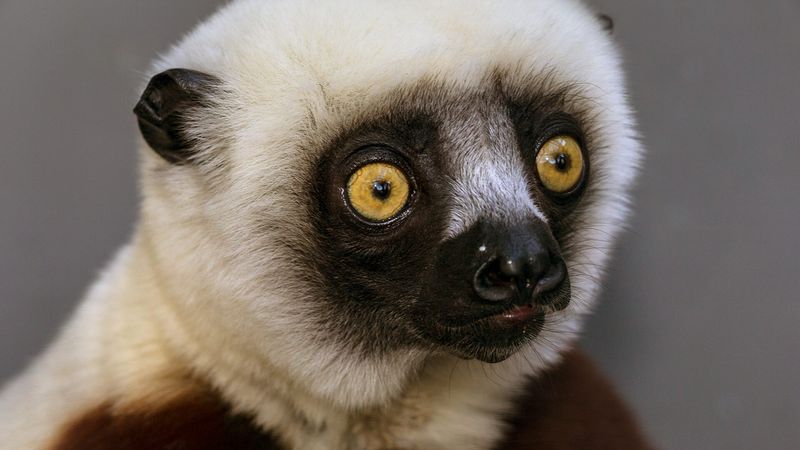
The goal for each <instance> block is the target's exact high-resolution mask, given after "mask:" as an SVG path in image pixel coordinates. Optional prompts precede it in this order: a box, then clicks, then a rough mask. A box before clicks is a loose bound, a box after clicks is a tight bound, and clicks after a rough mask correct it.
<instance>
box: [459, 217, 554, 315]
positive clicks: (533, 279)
mask: <svg viewBox="0 0 800 450" xmlns="http://www.w3.org/2000/svg"><path fill="white" fill-rule="evenodd" d="M481 249H482V250H483V252H482V253H485V254H487V255H489V256H488V260H487V261H486V262H484V263H483V264H482V265H480V267H479V268H478V270H477V272H476V273H475V278H474V280H473V285H474V288H475V292H476V293H477V294H478V297H480V298H481V299H483V300H486V301H489V302H495V303H497V302H503V303H505V302H512V303H515V304H530V303H537V304H544V303H547V301H546V300H544V294H546V293H548V292H551V291H553V290H555V289H557V288H558V287H559V286H560V285H561V283H562V282H563V281H564V278H565V277H566V273H567V271H566V267H565V265H564V261H563V260H562V258H561V256H560V255H559V254H558V251H557V249H556V248H555V243H554V239H553V238H552V237H551V236H550V234H549V232H546V230H542V229H541V227H518V228H516V229H511V230H504V231H502V232H500V234H499V235H497V236H495V239H494V245H492V244H486V243H482V244H481Z"/></svg>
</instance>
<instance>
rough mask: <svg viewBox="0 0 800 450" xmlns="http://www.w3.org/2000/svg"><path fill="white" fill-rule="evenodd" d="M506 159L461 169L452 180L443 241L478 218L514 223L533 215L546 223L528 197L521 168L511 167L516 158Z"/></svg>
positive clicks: (527, 187)
mask: <svg viewBox="0 0 800 450" xmlns="http://www.w3.org/2000/svg"><path fill="white" fill-rule="evenodd" d="M515 156H516V155H515ZM495 158H497V156H495ZM509 159H512V160H511V161H508V160H506V161H497V160H494V161H491V160H490V161H484V162H482V163H476V164H475V165H472V166H471V167H464V170H463V171H461V172H462V173H461V175H462V176H461V177H459V178H458V179H456V180H453V183H452V185H451V189H452V191H451V192H452V199H451V202H452V203H451V206H450V219H449V223H448V226H447V232H446V236H445V238H451V237H453V236H456V235H458V234H459V233H461V232H463V231H465V230H466V229H468V228H469V227H470V226H471V225H473V224H474V223H475V222H477V221H478V220H480V219H488V220H490V221H495V222H505V223H515V222H519V221H522V220H525V219H527V218H530V217H531V216H535V217H538V218H539V219H541V220H542V221H544V222H545V223H546V222H547V218H546V217H545V215H544V213H543V212H542V211H541V209H540V208H539V207H538V206H537V205H536V204H535V202H534V201H533V198H531V195H530V189H529V186H528V181H527V177H526V176H525V173H524V171H523V170H522V168H521V165H520V166H514V162H516V160H517V159H518V158H509ZM520 164H521V162H520Z"/></svg>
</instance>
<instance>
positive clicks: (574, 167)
mask: <svg viewBox="0 0 800 450" xmlns="http://www.w3.org/2000/svg"><path fill="white" fill-rule="evenodd" d="M583 169H584V164H583V152H581V146H580V144H578V142H577V141H575V139H573V138H571V137H569V136H556V137H554V138H552V139H550V140H549V141H547V142H545V144H544V145H543V146H542V148H541V149H539V153H538V154H537V155H536V171H537V172H538V173H539V180H541V181H542V184H543V185H544V187H546V188H547V189H548V190H550V191H552V192H555V193H556V194H565V193H567V192H569V191H571V190H573V189H575V187H576V186H578V183H580V182H581V178H582V177H583Z"/></svg>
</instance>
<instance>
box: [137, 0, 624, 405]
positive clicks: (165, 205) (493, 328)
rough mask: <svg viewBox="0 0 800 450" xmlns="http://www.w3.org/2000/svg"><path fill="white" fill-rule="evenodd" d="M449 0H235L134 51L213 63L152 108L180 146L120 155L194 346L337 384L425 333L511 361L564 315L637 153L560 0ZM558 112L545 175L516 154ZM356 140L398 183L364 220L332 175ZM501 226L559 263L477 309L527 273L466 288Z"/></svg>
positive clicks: (346, 392) (399, 362)
mask: <svg viewBox="0 0 800 450" xmlns="http://www.w3.org/2000/svg"><path fill="white" fill-rule="evenodd" d="M464 3H465V2H456V1H443V2H437V3H436V4H434V5H430V4H428V3H425V4H424V5H423V2H416V1H412V2H402V3H400V2H383V1H379V2H360V1H350V2H341V3H333V2H330V3H325V2H310V1H292V2H290V1H267V2H258V1H240V2H236V3H234V4H232V5H231V6H230V7H228V8H225V9H223V10H222V11H221V12H220V13H219V14H218V15H217V16H215V18H214V19H212V20H211V21H210V22H208V23H206V24H205V25H203V26H201V27H200V28H199V29H198V30H196V31H195V32H194V33H193V34H191V35H190V36H189V37H187V38H186V40H185V41H184V42H183V43H181V44H180V45H179V46H177V47H176V48H175V49H173V50H172V51H171V52H170V53H169V54H168V55H167V56H166V57H164V58H163V59H162V60H161V61H160V62H159V63H158V64H157V65H156V67H155V72H161V71H164V70H167V69H176V68H178V69H191V70H194V71H198V72H199V73H202V74H206V75H208V76H210V77H213V80H214V82H213V83H211V84H207V85H206V86H205V87H204V89H203V90H202V93H201V94H198V96H197V97H196V98H194V101H193V102H192V103H191V104H189V105H183V106H182V109H181V111H180V114H179V115H178V116H176V117H177V120H179V122H180V123H179V126H177V129H179V130H180V133H181V134H180V138H181V150H180V158H178V157H175V158H172V159H171V160H170V158H169V157H164V155H163V154H162V155H159V154H156V153H154V152H152V151H150V149H145V151H144V158H143V161H144V162H143V167H142V176H143V183H142V186H143V189H144V203H143V217H142V225H141V230H142V233H143V235H144V236H146V241H147V244H148V246H149V249H150V254H151V257H152V264H153V266H154V267H155V268H156V269H157V271H158V272H159V273H161V274H163V278H162V280H161V282H162V284H163V289H164V290H165V292H166V293H167V296H168V297H169V298H171V299H172V305H171V307H172V310H173V312H174V315H175V317H176V319H175V323H176V324H178V323H179V324H180V325H179V326H176V327H174V328H175V331H174V337H173V339H174V340H175V341H176V342H177V343H178V344H179V346H180V348H182V349H183V351H185V352H186V356H187V357H188V358H190V359H192V360H194V361H197V362H198V365H200V366H201V370H205V371H208V372H212V371H213V370H212V367H215V366H216V367H219V366H226V365H228V366H231V367H236V368H237V369H236V370H238V371H241V372H244V373H247V374H249V375H248V376H253V377H255V376H257V375H256V374H258V373H259V371H260V370H261V368H262V367H269V373H271V374H276V373H277V374H282V375H283V376H282V378H281V379H282V380H283V381H282V382H283V383H285V384H286V385H287V386H289V387H299V388H302V389H303V390H304V391H306V392H309V393H310V395H312V396H317V397H321V398H325V399H327V400H330V401H332V402H334V403H336V404H339V405H344V406H347V407H355V406H364V405H373V404H376V403H380V402H384V401H386V400H387V399H389V398H391V397H392V396H394V395H396V394H397V393H398V392H399V391H400V390H401V389H402V388H403V386H404V385H405V383H406V382H407V380H408V379H409V378H410V377H413V376H414V375H415V374H416V373H417V372H418V371H419V370H420V369H421V368H422V364H423V362H424V361H425V360H426V359H427V358H429V357H431V356H433V355H440V354H446V355H456V356H458V357H461V358H477V359H479V360H481V361H486V362H499V361H505V362H503V363H501V364H529V363H530V364H533V366H534V370H535V369H536V368H540V367H543V366H544V365H545V364H547V363H549V362H551V361H553V360H554V359H555V358H556V355H557V353H558V351H559V350H561V349H562V348H563V347H564V346H565V345H566V344H567V343H568V342H570V341H572V340H573V339H574V337H575V333H576V332H577V331H578V330H579V324H580V318H581V316H583V315H584V314H585V313H586V312H588V311H589V308H590V307H591V305H592V304H593V302H594V299H595V296H596V292H597V289H598V278H599V277H600V276H601V275H602V272H603V268H604V266H605V263H606V260H607V257H608V253H609V251H610V248H611V245H612V241H613V237H614V236H615V235H616V234H617V232H618V230H619V228H620V227H621V223H622V222H623V220H624V218H625V216H626V206H625V202H626V200H625V199H626V192H627V189H628V186H629V184H630V182H631V180H632V178H633V175H634V172H635V167H636V165H637V164H638V160H639V153H640V151H639V146H638V144H637V142H636V141H635V139H634V137H633V135H634V132H633V131H632V119H631V117H630V112H629V109H628V107H627V105H626V101H625V98H624V93H623V88H622V78H621V75H620V71H619V67H618V58H617V55H616V52H615V50H614V48H613V46H612V44H611V43H610V41H609V39H608V37H607V36H606V33H605V31H604V30H603V29H602V24H601V23H599V22H598V21H597V20H596V18H595V17H594V16H593V15H592V14H591V13H589V12H587V11H585V10H584V8H583V7H582V6H580V5H579V4H577V3H574V2H571V1H566V2H564V1H559V2H555V1H551V0H539V1H513V0H509V1H505V2H501V3H502V4H501V3H498V2H479V1H471V2H467V3H469V5H464ZM556 3H558V4H559V5H558V6H557V7H556ZM423 6H424V7H423ZM556 9H557V10H559V12H560V13H559V14H551V13H550V12H551V11H555V10H556ZM388 11H391V12H392V14H388ZM345 17H347V18H348V19H347V20H344V19H343V18H345ZM354 17H357V19H356V18H354ZM340 18H341V19H340ZM299 30H302V33H301V32H300V31H299ZM219 49H224V51H222V50H219ZM559 135H568V136H571V137H573V138H574V139H575V140H576V141H577V142H579V143H580V145H581V148H582V152H583V157H584V159H585V161H586V163H585V164H586V165H585V168H584V170H585V173H584V175H583V177H582V180H581V183H580V185H579V187H578V188H577V189H576V190H575V191H574V192H570V193H569V195H566V196H554V195H551V194H548V193H547V192H546V190H545V189H544V188H543V186H542V184H541V182H540V180H539V178H538V176H537V174H536V168H535V159H536V152H537V151H538V149H539V148H540V147H541V145H542V144H543V143H544V142H545V141H546V140H547V139H549V138H551V137H554V136H559ZM148 142H150V141H148ZM150 144H151V146H153V143H152V142H150ZM159 153H162V152H159ZM167 154H170V153H168V152H167ZM369 161H388V162H390V163H392V164H394V165H396V166H398V167H401V168H402V169H403V170H404V171H405V173H407V174H408V175H409V179H410V185H411V188H412V189H411V194H410V200H409V202H408V205H407V206H406V207H405V208H404V210H403V211H402V212H401V213H400V216H399V217H397V218H395V219H393V220H391V221H389V222H388V223H385V224H381V225H375V224H370V223H368V221H367V222H365V221H364V220H363V219H362V218H359V217H358V216H357V215H355V214H354V213H353V211H352V208H351V207H350V206H348V202H347V198H346V195H345V186H346V183H347V178H348V176H349V175H350V174H351V173H352V172H353V170H355V169H356V168H358V167H360V165H363V164H364V163H365V162H369ZM176 162H177V163H176ZM522 241H525V242H528V241H529V242H531V243H530V246H529V247H526V249H525V251H529V250H530V249H531V248H535V249H539V250H541V251H544V252H545V253H546V254H547V255H550V262H551V263H552V265H553V266H554V267H555V266H557V265H558V264H563V266H564V270H565V274H564V278H563V281H559V283H558V285H557V286H555V287H553V288H552V289H551V290H549V291H548V292H547V293H545V294H542V295H541V296H538V297H536V299H537V300H536V302H539V303H541V304H540V305H538V306H537V307H536V308H535V311H534V313H532V314H531V316H530V317H527V318H525V320H523V321H522V323H514V324H512V325H507V326H506V325H503V326H497V324H496V323H495V322H492V320H494V319H492V317H494V316H496V315H497V314H502V313H503V312H507V311H509V310H512V309H513V310H514V311H517V310H518V309H514V308H520V307H526V306H527V305H528V304H530V303H535V301H534V300H533V298H534V297H532V296H528V297H526V298H525V299H524V300H523V301H520V302H517V303H513V302H512V303H513V304H512V303H503V304H500V305H498V304H496V303H492V302H484V301H480V299H477V297H476V291H475V283H476V281H475V277H476V275H475V274H476V271H478V270H479V269H480V268H481V267H482V266H483V265H485V264H490V263H491V262H492V256H493V255H495V254H499V253H497V252H499V251H500V250H498V249H500V248H501V247H502V248H505V247H503V246H504V245H505V246H511V247H513V248H514V249H517V247H519V245H522V244H519V245H517V243H518V242H522ZM526 245H527V244H526ZM515 246H516V247H515ZM540 247H541V248H540ZM481 248H486V249H488V251H489V254H487V255H481V254H480V253H481V252H482V250H480V249H481ZM542 248H543V249H544V250H542ZM515 251H516V250H515ZM530 251H534V250H530ZM197 255H203V257H198V256H197ZM548 273H549V272H548ZM545 275H546V273H544V272H543V275H542V276H545ZM183 280H192V283H184V282H183ZM486 317H489V319H487V320H483V319H485V318H486ZM201 330H202V331H201ZM222 342H224V343H225V344H224V347H223V346H222V344H221V343H222ZM223 353H224V356H222V357H217V355H220V354H223ZM217 382H218V383H220V384H224V383H225V381H223V380H218V381H217Z"/></svg>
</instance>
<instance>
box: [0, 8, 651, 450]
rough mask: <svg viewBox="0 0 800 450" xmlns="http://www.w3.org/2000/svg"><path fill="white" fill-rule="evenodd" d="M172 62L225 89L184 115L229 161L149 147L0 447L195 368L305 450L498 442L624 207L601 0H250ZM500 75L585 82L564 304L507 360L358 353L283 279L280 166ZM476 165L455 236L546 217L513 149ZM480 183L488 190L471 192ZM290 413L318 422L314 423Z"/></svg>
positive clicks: (23, 389)
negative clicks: (194, 117) (585, 116)
mask: <svg viewBox="0 0 800 450" xmlns="http://www.w3.org/2000/svg"><path fill="white" fill-rule="evenodd" d="M174 67H182V68H190V69H196V70H200V71H204V72H207V73H210V74H214V75H217V76H219V77H220V78H222V79H223V80H224V81H225V86H224V87H225V91H226V92H227V94H226V95H224V96H221V97H220V98H219V99H215V101H216V102H217V104H216V105H215V108H214V109H213V113H211V114H208V115H206V116H204V117H202V121H200V120H198V126H196V127H194V128H192V131H193V132H194V133H198V134H199V135H203V136H206V137H208V141H207V142H209V144H208V148H206V149H205V150H204V152H203V154H202V157H204V158H207V159H211V160H213V159H215V158H219V159H223V160H225V162H226V165H225V169H224V171H220V172H208V173H198V171H196V170H194V168H193V167H171V168H169V170H166V166H167V163H166V162H164V161H163V160H161V159H159V158H158V156H157V155H155V154H154V153H153V152H151V151H150V150H149V149H147V148H145V146H143V148H142V170H141V172H142V183H141V185H142V189H143V194H144V195H143V199H144V200H143V205H142V209H141V217H140V221H139V226H138V227H137V231H136V233H135V236H134V238H133V240H132V243H131V245H130V246H129V247H127V249H126V250H124V251H123V252H122V253H120V255H119V256H118V257H117V259H116V260H115V262H114V264H112V266H111V269H110V270H109V271H107V272H106V273H105V275H104V276H103V277H102V278H101V279H100V280H99V281H98V282H97V284H96V285H95V287H94V288H93V289H92V290H91V292H90V293H89V295H88V296H87V298H86V299H85V300H84V302H83V304H82V305H81V307H80V308H79V309H78V311H77V312H76V313H75V314H74V316H73V317H72V319H71V320H70V322H69V323H68V324H67V326H66V328H65V329H64V330H63V332H62V333H61V334H60V336H59V337H58V339H57V340H56V341H55V343H54V344H53V345H52V346H51V347H50V348H49V349H48V351H47V352H45V353H44V354H43V355H42V356H41V357H40V358H39V359H38V360H37V361H36V362H35V364H33V365H32V366H31V367H30V368H29V369H28V370H27V371H26V372H25V373H24V374H22V375H21V376H20V377H19V378H17V379H16V380H14V381H12V382H11V383H10V384H9V385H8V386H7V387H6V388H5V389H4V391H3V392H2V394H0V436H3V438H2V440H1V441H0V447H2V448H9V449H23V448H24V449H30V448H41V447H42V446H44V445H45V444H46V443H47V441H48V439H50V438H51V437H52V435H53V434H54V433H55V432H56V430H57V429H58V428H59V427H60V426H61V425H63V423H64V422H65V421H67V420H69V418H70V417H72V416H74V415H75V414H80V413H81V412H82V411H85V410H86V409H87V408H90V407H92V406H95V405H96V404H97V403H98V402H101V401H103V400H107V399H109V398H111V399H114V400H115V401H119V402H123V403H124V402H125V401H126V400H130V401H133V400H134V399H136V398H139V397H142V396H145V397H147V396H157V395H158V392H163V390H164V389H171V384H170V383H172V382H173V381H174V379H175V378H174V377H173V375H174V374H175V372H177V371H178V369H180V368H184V367H186V368H189V369H190V370H192V371H193V372H195V373H196V374H199V375H201V376H202V377H203V378H204V379H206V380H208V381H209V382H210V383H212V384H213V385H214V386H216V387H217V388H218V389H219V390H220V391H221V392H222V393H223V395H224V396H225V397H226V399H227V400H228V401H230V402H231V403H232V404H233V405H234V406H235V407H236V409H237V410H239V411H243V412H248V413H251V414H254V415H255V416H256V418H257V421H258V422H259V423H260V424H261V425H263V426H264V427H266V428H269V429H273V430H277V432H278V433H279V434H280V435H281V437H282V438H283V439H284V440H286V441H287V442H290V443H291V444H292V445H293V446H294V448H303V449H324V448H377V447H381V448H383V447H403V448H424V449H435V448H465V449H468V448H474V449H484V448H489V447H491V445H492V444H493V443H495V442H496V440H497V439H498V438H499V436H501V434H502V426H501V421H500V419H501V417H500V414H501V413H502V412H504V411H507V410H508V409H509V408H510V406H511V405H510V399H512V398H513V397H514V396H515V394H517V393H518V390H519V389H521V388H522V386H523V385H524V382H525V379H526V377H528V376H529V375H531V374H534V373H536V372H537V371H539V370H541V369H542V368H544V367H546V366H547V365H548V364H551V363H553V362H554V361H556V360H557V358H558V354H559V352H560V351H561V350H563V349H564V348H565V347H566V346H568V345H569V343H571V342H572V341H573V340H574V338H575V336H576V333H577V332H578V331H579V329H580V322H581V317H582V316H583V315H584V314H585V313H587V312H588V311H589V310H590V307H591V305H592V304H593V302H594V299H595V297H596V293H597V290H598V288H599V284H598V281H597V280H598V278H599V277H600V276H602V272H603V269H604V267H605V264H606V260H607V259H608V255H609V252H610V250H611V245H612V241H613V238H614V236H615V235H616V234H617V232H618V231H619V229H620V227H621V226H622V223H623V222H624V219H625V218H626V211H627V208H626V204H625V198H626V197H625V194H626V192H627V189H628V187H629V184H630V183H631V181H632V179H633V177H634V174H635V168H636V165H637V164H638V161H639V153H640V149H639V145H638V144H637V142H636V141H635V139H634V137H633V135H634V132H633V131H632V128H633V122H632V118H631V113H630V110H629V108H628V106H627V103H626V99H625V94H624V89H623V79H622V75H621V71H620V68H619V58H618V55H617V52H616V50H615V48H614V46H613V45H612V43H611V42H610V40H609V38H608V37H607V36H606V34H605V32H604V31H603V30H602V29H601V26H600V24H599V22H597V21H596V19H595V18H594V17H593V15H592V13H591V12H589V11H587V10H586V9H585V8H584V7H583V6H582V5H580V4H579V3H577V2H575V1H571V0H493V1H479V0H460V1H459V0H439V1H436V2H430V1H422V0H409V1H403V2H399V1H388V0H375V1H367V0H347V1H341V0H338V1H332V0H331V1H321V0H318V1H313V0H270V1H256V0H241V1H235V2H233V3H232V4H231V5H229V6H227V7H225V8H223V9H222V10H221V11H220V12H219V13H218V14H216V15H215V16H214V17H212V18H211V19H210V20H208V21H207V22H206V23H204V24H202V25H201V26H199V27H198V28H197V29H196V30H195V31H194V32H193V33H191V34H190V35H189V36H187V37H186V38H185V39H184V40H183V42H182V43H181V44H180V45H178V46H177V47H175V48H173V49H172V50H171V51H170V52H169V53H168V54H167V55H165V56H164V57H163V58H162V59H161V60H160V61H159V62H158V63H157V64H156V66H155V67H154V71H153V73H156V72H159V71H161V70H165V69H168V68H174ZM496 67H500V68H504V69H507V70H508V73H509V75H508V77H509V79H508V80H507V82H508V83H510V84H511V85H512V86H513V83H514V82H515V80H523V79H527V76H528V75H530V74H537V73H538V74H550V75H551V76H552V79H553V80H554V81H553V82H554V83H573V84H578V85H580V86H581V88H582V90H581V94H582V95H581V98H580V99H577V98H576V99H575V102H581V103H582V107H584V108H588V109H589V110H590V111H591V112H592V116H593V118H594V119H593V120H594V124H593V127H594V129H596V130H597V142H596V143H595V144H596V145H595V147H596V149H597V150H596V152H595V153H594V154H593V156H592V158H593V160H592V170H593V173H596V174H602V177H601V179H602V186H600V187H599V189H598V191H597V192H596V194H595V195H596V198H595V203H594V207H593V208H592V209H591V210H590V211H588V212H587V213H585V217H584V218H583V221H584V222H585V226H584V227H582V228H581V229H579V230H577V231H576V232H575V236H573V238H572V239H573V240H574V241H576V242H580V243H585V245H578V246H575V248H573V249H571V250H569V251H568V252H567V255H566V257H567V265H568V268H569V273H570V277H571V283H572V290H573V297H574V299H573V302H572V304H571V306H570V307H569V308H567V309H566V310H565V311H563V312H561V313H558V316H557V317H555V319H554V320H551V321H549V325H548V327H547V328H546V329H545V330H544V331H543V333H542V335H541V336H540V338H539V339H537V341H536V343H534V344H533V345H532V346H531V348H528V349H525V350H524V351H521V352H519V353H518V354H516V355H514V356H513V357H512V358H510V359H508V360H506V361H504V362H503V363H499V364H495V365H488V364H483V363H479V362H475V361H471V362H465V361H461V360H458V359H456V358H453V357H449V356H442V355H428V354H424V353H422V352H419V351H414V350H406V351H398V352H396V353H393V354H385V355H381V356H380V357H374V358H369V359H365V358H363V357H361V356H358V355H356V354H351V352H350V351H348V350H346V349H345V348H343V347H342V346H341V345H340V344H339V343H337V342H336V341H332V340H330V339H326V336H325V335H324V334H323V333H316V332H315V330H314V329H313V328H312V327H313V322H312V321H310V320H307V319H306V318H305V314H304V312H303V311H304V310H303V308H304V306H303V305H305V304H307V303H308V302H307V301H306V300H308V299H307V296H308V295H310V294H309V291H308V288H307V286H304V285H303V283H302V282H301V281H300V280H299V279H294V278H293V277H291V276H287V274H289V273H291V270H287V268H289V269H291V268H292V267H295V266H294V265H293V264H294V263H293V261H292V257H293V256H292V254H291V253H289V252H288V251H287V250H286V246H285V245H283V244H287V243H292V242H294V243H297V244H298V245H302V244H303V241H304V239H305V237H304V236H307V235H308V234H309V233H310V232H311V231H310V230H309V225H308V224H306V223H304V218H305V214H306V212H305V211H304V210H303V206H302V204H301V202H298V201H296V199H297V198H298V196H300V195H302V192H301V191H300V190H301V188H302V187H301V186H287V185H286V183H282V180H286V179H287V178H289V177H292V176H294V175H296V174H300V173H303V172H304V171H308V170H310V167H309V164H310V163H309V161H311V158H309V155H306V154H304V151H305V150H304V149H306V148H312V147H313V144H315V143H320V142H325V141H326V140H328V139H330V138H331V137H332V136H333V134H335V133H336V132H337V130H339V129H341V128H342V127H345V128H346V127H347V124H349V123H356V122H357V121H358V120H360V119H361V118H363V117H369V115H370V114H371V112H372V111H374V110H375V109H376V108H378V107H379V105H380V104H381V100H382V99H383V98H384V97H385V96H386V95H387V94H388V93H389V92H392V91H394V90H397V89H398V88H402V87H404V86H413V85H414V84H415V83H416V82H418V81H421V80H436V81H437V82H440V83H444V84H446V85H448V86H453V87H455V88H469V87H471V86H473V87H474V86H478V85H479V84H480V83H481V82H482V80H483V79H484V77H485V75H486V72H487V71H488V70H490V69H492V68H496ZM520 82H521V81H520ZM200 123H202V127H200V126H199V124H200ZM301 144H302V145H301ZM217 147H220V148H221V147H224V148H225V152H224V153H223V154H219V152H216V153H215V152H214V150H215V149H217ZM475 151H476V152H478V153H479V152H480V151H481V150H480V149H476V150H475ZM480 161H481V159H480V158H478V159H477V160H470V161H467V160H464V161H462V167H463V170H462V172H463V174H464V176H463V177H462V178H460V179H458V180H456V181H455V188H456V189H457V190H461V191H463V192H464V193H465V195H464V196H463V197H460V198H457V199H455V200H454V201H455V206H454V208H453V211H454V213H453V214H454V216H453V221H452V225H451V229H450V232H451V233H456V232H458V231H459V230H462V229H464V228H465V227H467V226H468V225H469V224H470V223H471V222H472V221H474V220H476V218H477V217H479V216H480V215H485V214H489V213H498V214H502V213H508V214H520V213H521V212H522V211H527V212H532V213H534V214H536V215H538V216H540V217H543V214H542V212H541V210H540V209H539V208H538V207H537V205H535V203H534V201H533V200H532V199H531V198H529V197H528V196H527V195H521V194H520V193H522V192H526V189H523V187H524V186H525V185H524V183H525V182H524V178H523V177H522V173H521V169H520V166H519V165H518V162H516V161H513V160H510V159H509V160H507V161H505V162H495V163H493V164H488V165H487V164H481V162H480ZM502 180H512V182H511V185H508V184H507V182H506V183H505V184H504V182H502ZM478 190H483V191H484V192H486V193H487V196H486V197H480V198H475V197H472V198H468V197H467V194H469V193H474V192H478ZM265 224H266V225H268V226H264V225H265ZM279 243H282V244H279ZM298 417H303V418H304V420H305V421H307V422H308V423H309V424H311V426H312V427H313V426H314V425H315V424H318V425H321V424H322V423H325V424H326V428H325V431H324V432H320V433H318V434H315V433H308V432H307V428H303V427H302V426H301V425H300V424H299V421H298V420H297V418H298Z"/></svg>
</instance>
